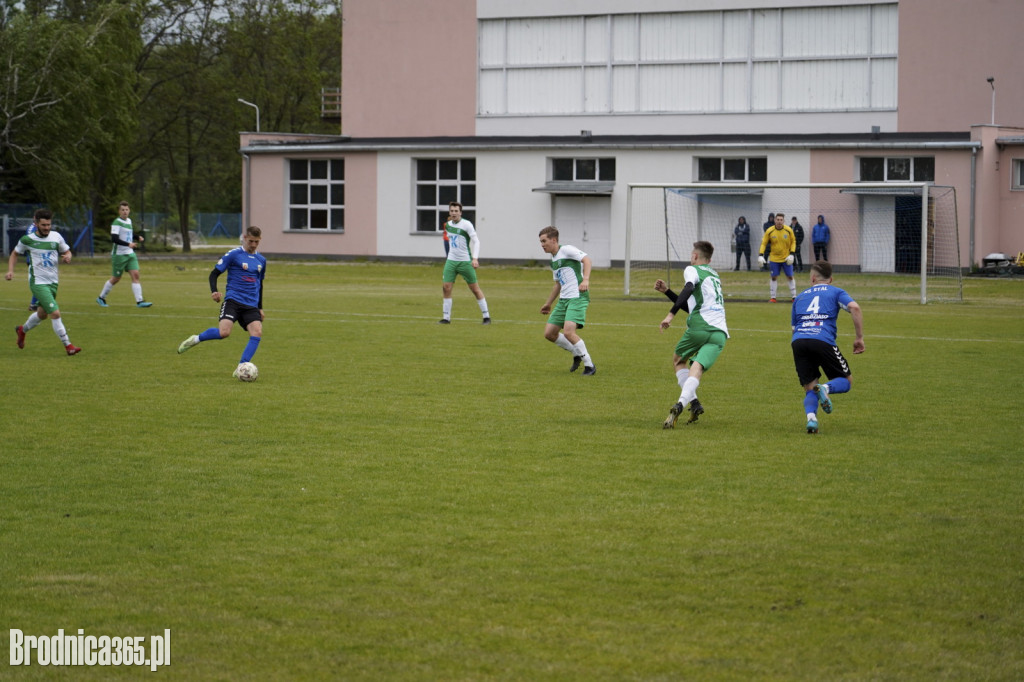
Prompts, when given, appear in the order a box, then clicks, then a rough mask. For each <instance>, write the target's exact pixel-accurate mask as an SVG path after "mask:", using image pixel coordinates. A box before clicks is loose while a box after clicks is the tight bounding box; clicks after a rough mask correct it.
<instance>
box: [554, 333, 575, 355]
mask: <svg viewBox="0 0 1024 682" xmlns="http://www.w3.org/2000/svg"><path fill="white" fill-rule="evenodd" d="M555 345H556V346H558V347H559V348H563V349H565V350H567V351H569V352H570V353H575V352H576V349H575V348H574V347H573V345H572V344H571V343H569V339H567V338H565V334H562V333H559V334H558V338H557V339H555Z"/></svg>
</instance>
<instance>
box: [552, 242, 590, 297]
mask: <svg viewBox="0 0 1024 682" xmlns="http://www.w3.org/2000/svg"><path fill="white" fill-rule="evenodd" d="M586 257H587V254H585V253H584V252H582V251H580V250H579V249H577V248H576V247H575V246H569V245H568V244H566V245H565V246H561V247H559V249H558V253H556V254H554V255H552V256H551V269H552V270H553V276H554V278H555V280H556V281H557V282H558V283H559V284H560V285H562V290H561V292H559V294H558V297H559V298H579V297H580V282H582V281H583V259H584V258H586Z"/></svg>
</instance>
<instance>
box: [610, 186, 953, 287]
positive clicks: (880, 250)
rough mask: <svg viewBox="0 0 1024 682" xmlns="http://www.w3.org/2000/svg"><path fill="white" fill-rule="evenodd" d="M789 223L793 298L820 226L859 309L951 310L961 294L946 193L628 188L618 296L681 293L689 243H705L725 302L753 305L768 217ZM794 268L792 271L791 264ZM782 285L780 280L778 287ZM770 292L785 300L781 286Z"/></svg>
mask: <svg viewBox="0 0 1024 682" xmlns="http://www.w3.org/2000/svg"><path fill="white" fill-rule="evenodd" d="M780 212H781V213H783V214H784V215H785V217H786V218H785V223H786V225H790V224H791V222H792V219H793V217H796V218H797V220H798V221H799V223H800V225H801V226H802V227H803V232H804V237H803V242H802V243H801V244H800V247H799V249H798V252H799V258H798V260H797V266H796V269H797V272H796V273H795V274H794V277H795V278H796V279H797V290H798V291H802V290H803V289H804V288H806V287H807V286H808V285H809V280H808V277H809V275H808V272H809V270H810V266H811V264H812V263H813V262H814V260H815V258H814V249H813V246H812V232H813V229H814V225H815V224H816V223H817V222H818V220H817V219H818V216H819V215H820V216H823V219H824V222H825V224H827V225H828V226H829V232H830V241H829V244H828V258H827V260H828V261H829V262H830V263H832V268H833V271H834V272H835V273H836V275H835V276H836V278H837V283H838V280H840V279H842V280H843V281H844V282H846V283H847V285H848V286H849V288H850V290H851V293H852V294H854V295H855V296H857V297H859V298H862V299H896V300H920V301H921V303H927V302H930V301H961V300H962V294H963V283H962V271H961V263H960V240H959V234H958V229H957V207H956V192H955V190H954V188H952V187H937V186H934V185H928V184H925V183H908V184H900V185H893V184H887V183H868V182H859V183H836V184H826V183H811V184H776V185H772V184H759V183H742V184H740V183H733V184H730V183H715V184H713V185H709V184H708V183H703V184H685V183H682V184H647V183H645V184H631V185H629V188H628V195H627V209H626V215H627V225H626V253H625V293H626V294H627V295H634V296H636V295H649V294H651V292H652V291H653V290H652V285H653V283H654V281H655V280H656V279H659V278H660V279H663V280H665V281H666V282H668V284H669V286H670V287H674V288H675V289H677V290H678V289H679V288H681V286H682V274H683V269H684V268H685V267H686V266H687V265H689V262H690V252H691V251H692V250H693V242H695V241H698V240H704V241H709V242H711V243H712V244H713V245H714V247H715V253H714V256H713V258H712V260H711V265H712V267H714V268H715V269H716V270H718V272H719V274H720V275H722V281H723V289H725V291H726V293H727V295H728V296H729V297H731V298H734V299H736V298H739V299H751V300H761V299H764V298H766V297H767V295H768V277H767V273H765V272H762V271H761V270H760V267H759V266H758V263H757V256H758V248H759V247H760V245H761V238H762V236H763V235H764V229H763V225H764V223H765V222H766V221H767V219H768V214H769V213H772V214H774V213H780ZM740 216H744V217H745V218H746V222H747V224H749V225H750V260H751V264H752V269H751V271H750V272H747V260H746V257H745V256H743V257H742V262H741V265H740V270H739V271H738V272H735V273H734V272H732V271H733V270H734V268H735V267H736V262H737V258H736V256H737V253H736V245H735V243H734V241H733V228H734V227H735V226H736V224H737V222H738V219H739V217H740ZM801 261H802V263H803V268H802V271H800V268H799V264H800V262H801ZM780 279H784V277H782V278H780ZM779 290H780V291H782V292H783V295H784V296H786V299H785V300H788V296H787V294H788V291H787V290H786V287H785V285H784V284H783V285H780V287H779Z"/></svg>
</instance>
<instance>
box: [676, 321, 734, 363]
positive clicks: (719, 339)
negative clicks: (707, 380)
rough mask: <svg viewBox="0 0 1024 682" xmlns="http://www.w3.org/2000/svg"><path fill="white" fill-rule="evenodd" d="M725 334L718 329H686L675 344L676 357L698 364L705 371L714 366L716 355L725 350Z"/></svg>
mask: <svg viewBox="0 0 1024 682" xmlns="http://www.w3.org/2000/svg"><path fill="white" fill-rule="evenodd" d="M726 338H728V337H726V335H725V332H723V331H721V330H720V329H713V330H696V329H687V330H686V333H685V334H683V338H681V339H679V343H677V344H676V355H678V356H679V357H681V358H682V359H683V360H688V361H690V362H699V363H700V366H701V367H703V368H704V369H705V371H706V370H709V369H711V365H713V364H715V360H717V359H718V354H719V353H721V352H722V349H723V348H725V340H726Z"/></svg>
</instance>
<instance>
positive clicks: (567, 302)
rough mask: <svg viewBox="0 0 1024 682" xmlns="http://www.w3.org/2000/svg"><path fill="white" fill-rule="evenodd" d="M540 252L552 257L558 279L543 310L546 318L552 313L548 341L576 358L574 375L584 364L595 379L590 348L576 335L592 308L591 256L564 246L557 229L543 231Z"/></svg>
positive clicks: (584, 369)
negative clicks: (555, 303) (556, 303)
mask: <svg viewBox="0 0 1024 682" xmlns="http://www.w3.org/2000/svg"><path fill="white" fill-rule="evenodd" d="M540 248H542V249H544V253H548V254H551V270H552V271H553V276H554V279H555V286H554V287H553V288H552V289H551V294H550V295H549V296H548V300H547V301H545V302H544V305H543V306H541V309H540V312H541V314H543V315H548V313H550V316H549V317H548V323H547V325H546V326H545V327H544V338H545V339H547V340H548V341H551V342H552V343H554V344H555V345H556V346H558V347H559V348H562V349H564V350H567V351H569V352H570V353H572V354H573V359H572V367H570V368H569V371H570V372H575V371H576V370H577V369H579V367H580V363H583V374H584V376H592V375H594V374H596V373H597V367H596V366H595V365H594V361H593V360H591V359H590V353H588V352H587V344H585V343H583V339H581V338H580V337H579V334H577V333H576V330H577V329H583V325H584V324H586V322H587V308H588V307H589V306H590V267H591V264H590V256H588V255H587V254H585V253H583V252H582V251H580V250H579V249H577V248H576V247H575V246H569V245H568V244H566V245H565V246H560V245H559V244H558V229H557V228H555V227H545V228H544V229H543V230H541V231H540ZM555 299H558V305H556V306H555V308H554V310H552V309H551V306H552V304H553V303H554V302H555Z"/></svg>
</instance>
